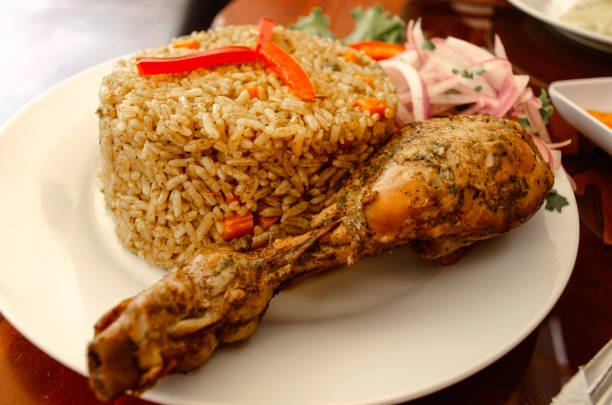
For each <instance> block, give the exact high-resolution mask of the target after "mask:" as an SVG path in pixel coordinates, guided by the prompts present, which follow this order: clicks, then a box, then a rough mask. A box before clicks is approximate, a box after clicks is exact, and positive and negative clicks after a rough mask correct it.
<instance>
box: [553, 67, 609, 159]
mask: <svg viewBox="0 0 612 405" xmlns="http://www.w3.org/2000/svg"><path fill="white" fill-rule="evenodd" d="M548 90H549V92H550V98H551V99H552V102H553V104H554V105H555V108H556V109H557V111H559V113H560V114H561V115H562V116H563V118H565V119H566V120H567V122H569V123H570V124H572V125H573V126H574V127H576V129H578V130H579V131H580V132H581V133H582V134H584V135H585V136H587V137H589V138H590V139H591V140H592V141H593V142H595V143H596V144H598V145H599V146H601V147H602V148H603V149H604V150H605V151H606V152H608V154H610V155H612V129H610V128H608V127H607V126H606V125H605V124H604V123H603V122H601V121H599V120H597V119H596V118H595V117H593V116H592V115H591V114H589V113H588V112H587V111H586V110H587V109H590V110H597V111H605V112H610V113H612V77H598V78H592V79H576V80H561V81H557V82H553V83H551V84H550V87H549V88H548Z"/></svg>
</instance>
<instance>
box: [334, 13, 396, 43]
mask: <svg viewBox="0 0 612 405" xmlns="http://www.w3.org/2000/svg"><path fill="white" fill-rule="evenodd" d="M351 17H353V20H355V29H354V30H353V32H351V33H350V34H349V35H348V36H347V37H346V38H344V40H343V42H344V43H346V44H352V43H355V42H361V41H367V40H374V41H384V42H391V43H401V42H402V41H403V40H404V39H405V38H406V23H405V22H404V21H403V20H402V19H401V18H400V17H398V16H393V15H391V13H389V12H387V11H383V9H382V6H381V5H380V4H377V5H375V6H374V7H370V8H368V9H364V8H362V7H357V8H355V9H353V10H352V11H351Z"/></svg>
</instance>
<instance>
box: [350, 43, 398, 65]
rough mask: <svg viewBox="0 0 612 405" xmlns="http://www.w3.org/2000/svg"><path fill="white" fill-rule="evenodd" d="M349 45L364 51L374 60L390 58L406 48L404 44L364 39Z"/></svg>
mask: <svg viewBox="0 0 612 405" xmlns="http://www.w3.org/2000/svg"><path fill="white" fill-rule="evenodd" d="M348 46H349V48H353V49H356V50H358V51H363V52H364V53H365V54H366V55H368V56H369V57H370V58H372V59H374V60H383V59H389V58H391V57H393V56H395V55H397V54H399V53H402V52H404V51H405V50H406V48H405V47H404V46H403V45H397V44H390V43H388V42H382V41H362V42H356V43H354V44H350V45H348Z"/></svg>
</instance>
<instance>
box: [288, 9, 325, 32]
mask: <svg viewBox="0 0 612 405" xmlns="http://www.w3.org/2000/svg"><path fill="white" fill-rule="evenodd" d="M289 28H290V29H292V30H298V31H304V32H307V33H309V34H312V35H317V36H319V37H321V38H331V39H335V38H336V36H335V35H334V34H333V33H332V32H331V31H330V30H329V17H328V16H326V15H325V14H323V11H321V9H320V8H319V7H315V8H313V9H312V10H311V11H310V14H308V15H307V16H305V17H300V18H298V21H297V22H296V23H295V24H293V25H290V26H289Z"/></svg>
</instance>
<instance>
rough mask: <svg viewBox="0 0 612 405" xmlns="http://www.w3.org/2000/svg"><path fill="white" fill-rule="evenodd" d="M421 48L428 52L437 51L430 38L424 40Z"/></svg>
mask: <svg viewBox="0 0 612 405" xmlns="http://www.w3.org/2000/svg"><path fill="white" fill-rule="evenodd" d="M421 48H423V49H425V50H427V51H433V50H434V49H436V46H435V45H434V43H433V42H431V41H430V40H429V38H427V37H426V38H423V45H421Z"/></svg>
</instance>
